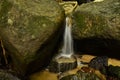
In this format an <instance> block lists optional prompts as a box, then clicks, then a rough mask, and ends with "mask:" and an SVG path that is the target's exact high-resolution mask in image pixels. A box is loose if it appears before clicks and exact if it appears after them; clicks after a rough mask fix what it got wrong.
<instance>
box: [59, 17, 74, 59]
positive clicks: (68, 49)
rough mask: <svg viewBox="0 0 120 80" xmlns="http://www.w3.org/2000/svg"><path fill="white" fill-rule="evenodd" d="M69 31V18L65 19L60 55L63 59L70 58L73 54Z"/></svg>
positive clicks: (70, 24) (70, 21)
mask: <svg viewBox="0 0 120 80" xmlns="http://www.w3.org/2000/svg"><path fill="white" fill-rule="evenodd" d="M71 29H72V19H71V18H70V17H66V25H65V32H64V43H63V48H62V53H61V56H63V57H71V55H72V54H73V53H74V51H73V39H72V32H71Z"/></svg>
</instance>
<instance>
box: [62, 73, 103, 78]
mask: <svg viewBox="0 0 120 80" xmlns="http://www.w3.org/2000/svg"><path fill="white" fill-rule="evenodd" d="M60 80H101V79H100V78H99V77H98V76H97V75H96V74H94V73H89V72H87V73H86V72H82V71H78V72H77V73H76V74H73V75H69V76H65V77H63V78H61V79H60Z"/></svg>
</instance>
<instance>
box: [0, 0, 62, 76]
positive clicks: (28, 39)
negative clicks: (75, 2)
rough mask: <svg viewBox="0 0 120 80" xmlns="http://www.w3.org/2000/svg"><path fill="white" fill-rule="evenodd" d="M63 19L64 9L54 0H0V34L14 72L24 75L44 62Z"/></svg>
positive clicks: (48, 58)
mask: <svg viewBox="0 0 120 80" xmlns="http://www.w3.org/2000/svg"><path fill="white" fill-rule="evenodd" d="M0 2H1V1H0ZM63 21H64V10H63V9H62V8H61V6H59V4H58V3H57V2H56V1H54V0H51V1H49V0H2V3H0V37H1V39H2V40H3V43H4V47H5V48H6V49H7V51H8V52H9V54H10V56H11V57H12V60H13V63H14V67H15V69H16V70H17V72H19V73H20V74H23V75H24V74H25V73H27V72H32V71H35V70H37V69H39V68H42V67H44V66H45V65H47V63H48V62H49V60H50V58H51V57H52V55H53V51H54V50H55V48H56V46H57V44H56V43H57V41H58V39H59V37H60V30H61V29H62V27H61V25H62V22H63ZM46 59H47V60H46ZM33 65H34V66H33Z"/></svg>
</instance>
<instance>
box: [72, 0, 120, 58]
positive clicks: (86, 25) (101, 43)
mask: <svg viewBox="0 0 120 80" xmlns="http://www.w3.org/2000/svg"><path fill="white" fill-rule="evenodd" d="M73 19H74V27H73V36H74V39H75V40H76V41H75V44H76V46H77V48H78V49H77V50H81V52H87V53H98V54H99V53H100V54H101V55H104V53H105V55H110V56H111V57H114V56H113V54H114V53H116V55H117V56H119V52H120V36H119V35H120V29H119V28H120V3H119V0H104V1H102V2H90V3H86V4H82V5H80V6H78V7H77V8H76V10H75V12H73ZM102 53H103V54H102ZM100 54H99V55H100ZM117 56H116V57H117ZM118 58H119V57H118Z"/></svg>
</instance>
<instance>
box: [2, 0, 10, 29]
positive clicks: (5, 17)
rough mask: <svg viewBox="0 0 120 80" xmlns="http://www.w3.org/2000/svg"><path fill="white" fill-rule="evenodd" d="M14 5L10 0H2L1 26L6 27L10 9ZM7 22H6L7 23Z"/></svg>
mask: <svg viewBox="0 0 120 80" xmlns="http://www.w3.org/2000/svg"><path fill="white" fill-rule="evenodd" d="M11 7H12V4H11V3H10V2H8V0H2V1H1V9H0V27H6V26H7V20H8V15H7V14H8V11H9V10H10V8H11ZM5 23H6V24H5Z"/></svg>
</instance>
